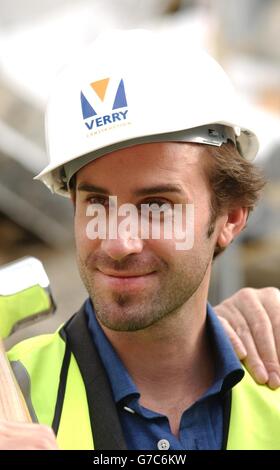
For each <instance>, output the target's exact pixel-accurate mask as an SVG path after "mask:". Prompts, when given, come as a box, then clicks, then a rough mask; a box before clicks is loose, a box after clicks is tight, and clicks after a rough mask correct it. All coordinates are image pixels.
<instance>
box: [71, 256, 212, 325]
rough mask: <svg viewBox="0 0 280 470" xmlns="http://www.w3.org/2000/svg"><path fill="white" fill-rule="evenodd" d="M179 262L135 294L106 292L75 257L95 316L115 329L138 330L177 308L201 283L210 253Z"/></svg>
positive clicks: (91, 272)
mask: <svg viewBox="0 0 280 470" xmlns="http://www.w3.org/2000/svg"><path fill="white" fill-rule="evenodd" d="M208 255H209V256H208V257H207V259H205V258H206V257H203V256H202V257H201V258H200V259H199V261H198V260H197V258H196V259H195V260H194V262H192V263H189V264H188V266H186V263H184V264H183V263H182V264H181V265H180V266H177V267H176V270H175V271H174V270H171V269H170V267H168V266H166V267H165V269H163V270H162V271H160V272H158V274H157V276H158V283H157V288H156V289H154V291H152V290H150V289H147V290H146V291H141V292H139V294H137V295H132V294H131V293H116V292H107V293H106V292H105V291H104V290H103V289H102V288H100V286H99V285H98V283H96V280H95V276H94V270H92V269H91V268H90V267H89V266H88V263H87V260H86V261H83V260H82V259H81V258H80V257H78V265H79V270H80V275H81V278H82V280H83V283H84V285H85V287H86V289H87V291H88V293H89V296H90V298H91V300H92V303H93V305H94V310H95V313H96V317H97V318H98V320H99V321H100V323H101V324H102V325H104V326H105V327H107V328H109V329H111V330H114V331H127V332H128V331H138V330H143V329H146V328H148V327H150V326H152V325H154V324H155V323H158V322H160V321H161V320H162V319H164V318H167V317H168V316H171V315H175V314H176V313H177V312H179V311H180V310H181V308H182V306H183V305H184V304H186V302H188V301H189V299H190V298H191V297H192V296H193V295H194V293H195V292H196V291H197V289H198V288H199V286H200V285H201V283H202V281H203V279H204V277H205V274H206V271H207V269H208V266H209V264H210V263H211V261H212V254H208Z"/></svg>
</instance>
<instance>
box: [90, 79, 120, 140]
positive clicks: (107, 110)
mask: <svg viewBox="0 0 280 470" xmlns="http://www.w3.org/2000/svg"><path fill="white" fill-rule="evenodd" d="M81 108H82V114H83V119H84V124H85V126H86V128H87V130H88V131H95V133H96V132H97V131H98V130H100V131H101V129H99V128H102V127H104V126H106V127H107V126H108V125H111V126H113V127H115V126H116V125H117V124H118V123H121V122H122V121H125V120H126V119H127V113H128V109H124V108H127V99H126V94H125V88H124V81H123V79H121V80H120V81H119V80H117V81H116V80H113V79H110V78H104V79H102V80H98V81H96V82H93V83H91V84H90V85H89V86H88V88H87V89H86V90H83V91H82V92H81ZM117 110H121V111H117ZM90 135H92V133H91V134H90Z"/></svg>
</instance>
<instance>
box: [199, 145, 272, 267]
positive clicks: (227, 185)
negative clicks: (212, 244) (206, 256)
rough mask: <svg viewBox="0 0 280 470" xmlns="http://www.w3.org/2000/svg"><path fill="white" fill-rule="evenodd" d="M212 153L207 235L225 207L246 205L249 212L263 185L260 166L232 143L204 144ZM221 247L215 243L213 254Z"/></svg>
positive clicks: (208, 177) (208, 175) (209, 172)
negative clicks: (216, 145) (209, 213)
mask: <svg viewBox="0 0 280 470" xmlns="http://www.w3.org/2000/svg"><path fill="white" fill-rule="evenodd" d="M207 151H208V154H209V155H210V157H211V163H210V166H208V168H207V179H208V184H209V187H210V191H211V213H212V214H211V220H210V224H209V230H208V236H209V237H210V236H211V234H212V233H213V231H214V226H215V220H216V218H217V217H218V216H219V215H222V214H223V212H225V211H226V210H228V209H234V208H235V207H238V206H239V207H245V208H247V209H248V212H249V213H250V212H251V211H252V210H253V209H254V207H255V206H256V204H257V202H258V199H259V197H260V194H261V190H262V189H263V187H264V185H265V178H264V176H263V174H262V172H261V170H260V169H259V168H258V167H257V166H255V165H254V164H253V163H251V162H249V161H248V160H245V158H244V157H242V156H241V155H240V154H239V152H238V150H237V149H236V147H235V146H234V145H233V144H232V143H231V142H229V143H227V144H223V145H222V146H221V147H213V146H209V147H207ZM222 251H223V249H222V248H220V247H218V246H217V247H216V250H215V253H214V258H215V257H216V256H217V255H218V254H219V253H221V252H222Z"/></svg>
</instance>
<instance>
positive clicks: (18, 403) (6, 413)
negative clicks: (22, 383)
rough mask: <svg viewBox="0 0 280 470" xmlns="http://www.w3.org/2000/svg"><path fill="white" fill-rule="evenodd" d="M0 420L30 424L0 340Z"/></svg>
mask: <svg viewBox="0 0 280 470" xmlns="http://www.w3.org/2000/svg"><path fill="white" fill-rule="evenodd" d="M0 420H6V421H14V422H18V423H30V422H32V420H31V417H30V414H29V412H28V408H27V406H26V403H25V401H24V398H23V395H22V393H21V390H20V388H19V385H18V383H17V381H16V378H15V376H14V374H13V371H12V368H11V366H10V363H9V361H8V358H7V356H6V353H5V349H4V345H3V342H2V340H1V339H0Z"/></svg>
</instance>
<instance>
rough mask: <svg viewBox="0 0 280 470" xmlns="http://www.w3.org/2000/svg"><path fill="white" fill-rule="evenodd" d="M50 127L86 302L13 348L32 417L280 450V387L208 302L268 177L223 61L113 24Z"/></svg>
mask: <svg viewBox="0 0 280 470" xmlns="http://www.w3.org/2000/svg"><path fill="white" fill-rule="evenodd" d="M143 51H145V53H143ZM47 129H48V145H49V153H50V164H49V165H48V167H47V168H46V169H45V170H44V171H43V172H42V173H41V174H40V175H39V178H40V179H42V180H43V181H44V182H45V183H46V184H47V185H48V186H49V187H50V188H51V189H52V190H54V191H56V192H57V193H62V194H64V195H66V194H70V195H71V198H72V201H73V204H74V209H75V238H76V246H77V255H78V264H79V268H80V273H81V277H82V279H83V281H84V283H85V286H86V287H87V290H88V292H89V295H90V299H88V300H87V301H86V303H85V304H84V306H83V307H82V309H81V311H80V312H79V313H78V314H77V315H76V316H74V317H72V318H71V319H70V320H69V321H68V322H67V323H66V325H64V326H63V328H61V329H60V331H59V332H57V333H56V334H54V335H47V336H44V337H39V338H33V339H30V340H28V341H27V342H24V343H22V344H19V345H17V346H16V347H15V348H14V349H13V351H11V353H10V360H11V363H12V365H13V367H14V370H15V373H16V375H17V377H18V379H19V382H20V383H22V382H23V379H22V378H23V377H25V379H26V374H27V376H28V378H29V380H30V381H31V394H30V391H28V390H27V391H26V390H25V398H26V400H27V403H28V404H29V409H30V412H31V413H32V416H33V418H34V421H36V420H37V421H38V422H40V423H45V424H47V425H49V426H52V428H53V430H54V431H55V433H56V435H57V441H58V445H59V447H61V448H64V449H67V448H68V449H77V448H81V449H91V448H93V446H94V447H95V448H97V449H127V448H128V449H152V450H153V449H159V450H167V449H171V450H176V449H177V450H178V449H222V448H229V449H231V448H232V449H234V448H237V449H239V448H240V449H241V448H246V449H265V448H278V447H279V440H278V438H277V432H276V429H277V428H278V426H279V423H280V414H279V411H278V409H277V406H276V405H277V401H278V400H279V392H278V391H273V390H270V389H268V388H264V387H260V386H258V385H256V384H254V383H253V381H252V379H251V378H250V376H249V375H248V373H247V372H245V375H244V371H243V369H242V367H241V364H240V362H239V361H238V359H237V357H236V356H235V354H234V352H233V350H232V348H231V346H230V344H229V342H228V340H227V338H226V336H225V333H224V330H223V329H222V327H221V325H220V323H219V321H218V320H217V319H216V317H215V314H214V312H213V310H212V308H211V307H210V306H209V305H208V306H207V294H208V286H209V280H210V273H211V264H212V260H213V257H215V256H217V255H218V254H219V253H220V252H221V251H223V250H224V249H226V247H227V246H228V245H229V244H230V243H231V242H232V241H233V239H234V238H235V237H236V236H237V235H238V234H239V233H240V231H241V230H242V229H243V228H244V226H245V224H246V220H247V217H248V213H249V212H250V210H252V209H253V207H254V205H255V203H256V201H257V198H258V195H259V192H260V190H261V188H262V186H263V180H262V178H261V176H260V175H259V173H258V172H257V170H256V169H255V168H254V167H253V166H252V164H251V163H250V162H249V161H248V160H249V159H251V158H253V157H254V155H255V154H256V151H257V140H256V137H255V135H254V134H253V133H252V132H251V131H249V129H248V128H246V127H245V126H244V125H242V124H241V118H240V109H239V106H238V105H237V102H236V99H235V97H234V95H233V92H232V89H231V86H230V84H229V82H228V80H227V78H226V77H225V75H224V73H223V71H222V70H221V69H220V68H219V66H218V65H217V64H216V63H215V62H214V61H213V60H212V59H211V58H209V57H208V56H207V55H205V54H203V53H200V52H198V51H191V50H188V49H186V47H185V46H184V45H183V44H182V42H180V40H178V38H177V40H174V39H173V38H172V39H171V38H169V37H167V36H166V37H165V36H162V35H155V34H153V33H146V32H143V31H133V32H126V33H124V32H123V33H121V32H115V33H112V35H106V36H103V37H101V38H99V39H98V40H97V41H96V43H95V45H94V46H93V49H92V50H90V51H88V52H87V55H86V56H85V57H83V58H82V59H81V60H80V61H78V62H76V63H75V65H74V67H72V68H70V69H68V70H66V71H65V72H64V74H62V75H61V78H60V80H58V82H57V86H56V89H55V90H54V93H53V96H52V99H51V101H50V106H49V111H48V118H47ZM101 157H102V158H101ZM179 208H180V209H183V210H186V212H184V211H183V212H181V222H182V223H181V225H180V231H177V229H178V225H179V224H178V223H176V224H175V222H174V220H175V219H176V214H177V212H176V211H177V209H179ZM144 209H145V210H146V212H145V210H144ZM147 209H148V212H147ZM129 210H130V211H131V213H130V215H131V218H130V219H129V221H128V220H127V218H126V215H127V211H129ZM188 210H189V211H188ZM192 211H194V218H193V217H192V214H193V212H192ZM96 213H97V214H98V217H100V218H101V224H99V221H100V219H99V218H96V217H95V216H96ZM154 213H155V215H156V216H155V218H154V217H153V216H154ZM135 214H136V215H135ZM102 217H103V218H102ZM104 217H105V218H104ZM139 220H140V221H141V224H142V222H143V223H145V224H146V228H147V227H148V233H147V232H146V233H145V236H143V233H142V225H141V227H140V226H138V225H137V224H138V223H139ZM176 220H177V222H178V220H179V219H176ZM167 221H169V222H170V221H171V222H172V224H173V225H172V226H171V231H169V236H167V235H166V233H165V229H166V226H167ZM136 226H137V230H136V229H135V227H136ZM96 228H97V230H96ZM154 228H155V229H157V230H158V234H159V236H153V229H154ZM169 228H170V226H169ZM114 230H115V231H114ZM182 233H183V237H182V236H181V235H182ZM112 234H113V235H112ZM170 234H171V236H170ZM182 240H183V249H181V248H182ZM184 243H185V244H184ZM230 305H231V309H233V307H232V305H233V304H230ZM221 308H223V307H221ZM224 308H225V310H226V309H227V307H226V306H224ZM228 311H230V309H229V310H227V312H228ZM251 313H252V312H251ZM249 317H250V315H249ZM227 318H229V319H230V316H227ZM266 379H267V377H262V378H261V380H263V381H266ZM269 380H270V385H271V386H272V387H277V385H278V383H277V378H276V377H269ZM25 382H26V380H25ZM267 416H269V418H267ZM248 422H249V423H250V424H249V428H248V427H247V426H248V424H247V423H248ZM2 426H4V431H3V432H2V436H6V441H5V438H4V437H3V440H2V442H4V444H2V445H3V446H4V445H5V444H6V445H7V446H8V447H9V445H10V446H11V447H13V448H18V447H24V446H25V448H26V447H28V446H30V447H32V448H38V447H40V448H41V447H42V446H44V445H45V448H55V446H56V444H55V442H54V439H53V436H52V434H51V433H50V431H48V430H46V429H45V428H38V427H36V426H35V425H15V424H12V425H7V424H4V425H3V424H2ZM20 429H22V434H21V433H20ZM248 429H250V430H252V429H253V430H254V433H251V434H250V432H249V431H248ZM23 430H24V432H23ZM36 430H37V434H36ZM81 430H82V432H81ZM274 430H275V432H274ZM25 432H26V433H27V436H26V435H25ZM5 433H6V434H5ZM16 433H17V435H18V436H19V435H20V434H21V435H20V436H19V437H17V438H16V437H15V434H16ZM7 436H8V437H7ZM42 441H43V444H42ZM30 447H29V448H30Z"/></svg>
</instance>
